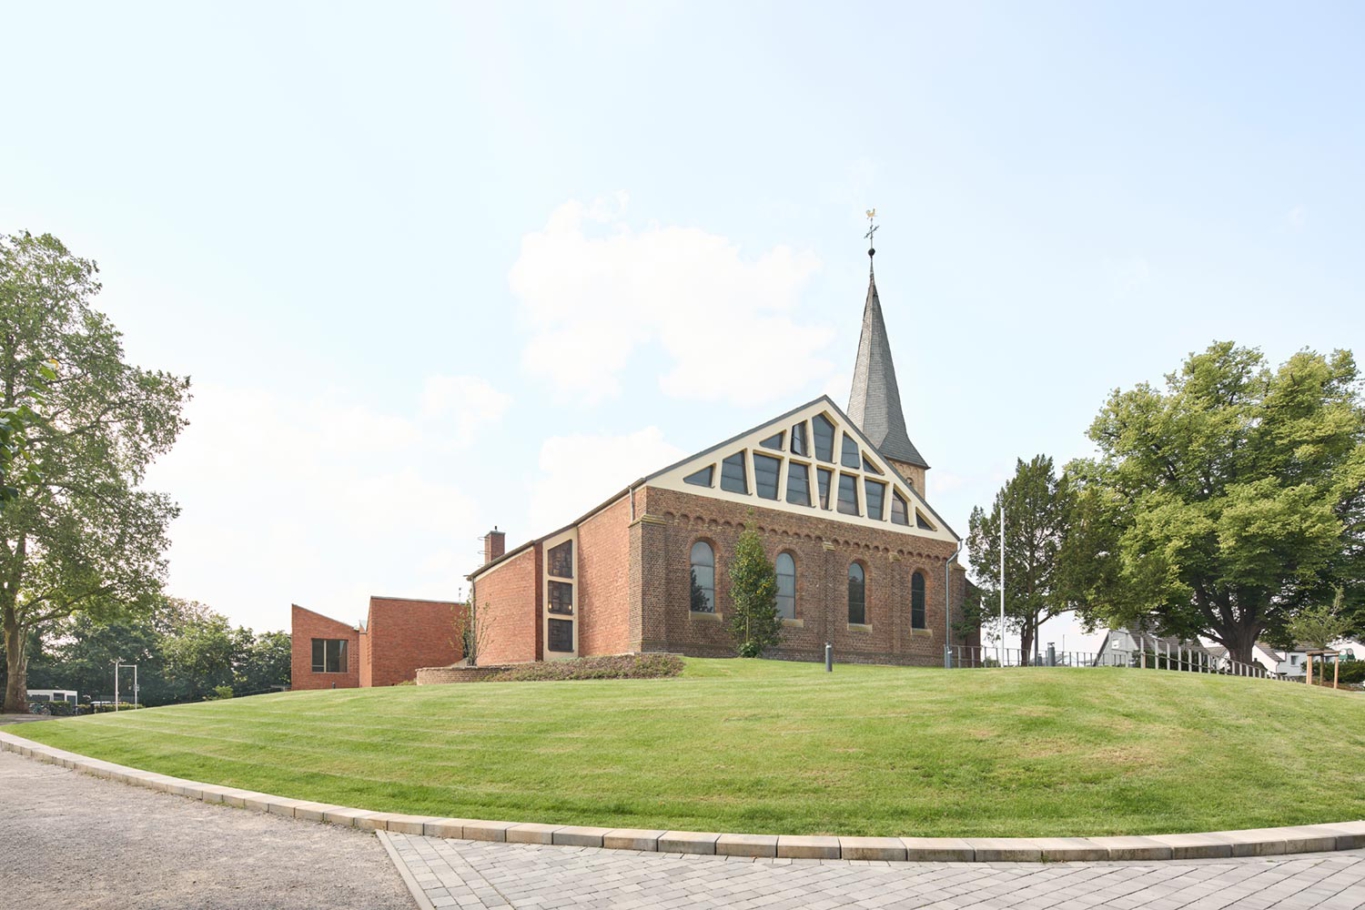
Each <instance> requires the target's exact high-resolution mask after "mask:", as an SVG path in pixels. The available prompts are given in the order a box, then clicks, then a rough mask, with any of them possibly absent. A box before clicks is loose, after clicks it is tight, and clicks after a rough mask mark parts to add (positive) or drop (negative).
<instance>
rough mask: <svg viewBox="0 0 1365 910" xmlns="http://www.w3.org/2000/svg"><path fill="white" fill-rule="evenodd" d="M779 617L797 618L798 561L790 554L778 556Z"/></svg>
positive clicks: (779, 554)
mask: <svg viewBox="0 0 1365 910" xmlns="http://www.w3.org/2000/svg"><path fill="white" fill-rule="evenodd" d="M776 567H777V615H778V616H781V617H782V618H783V619H795V618H796V560H794V559H792V555H791V554H790V553H778V554H777V563H776Z"/></svg>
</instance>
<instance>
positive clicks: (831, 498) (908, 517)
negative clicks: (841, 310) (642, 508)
mask: <svg viewBox="0 0 1365 910" xmlns="http://www.w3.org/2000/svg"><path fill="white" fill-rule="evenodd" d="M644 483H645V485H646V486H650V487H657V488H660V489H665V490H676V491H678V492H681V493H691V494H693V495H699V496H708V497H712V498H715V499H721V500H725V501H727V502H734V503H739V504H741V505H751V506H760V507H762V508H765V509H776V510H777V511H780V512H790V513H792V514H797V515H807V516H809V515H817V516H818V517H820V518H824V519H828V520H830V521H840V522H846V523H848V524H853V525H859V526H862V527H868V528H878V529H880V530H885V531H893V532H896V533H902V534H907V535H910V536H913V537H927V538H931V539H933V540H945V541H950V542H952V543H957V542H958V540H959V538H958V537H957V535H956V534H955V533H953V530H952V529H951V528H949V527H948V525H947V523H946V522H945V521H944V520H943V519H942V518H941V517H939V515H938V513H937V512H935V511H934V510H933V509H932V508H931V507H930V506H929V504H928V503H927V502H926V501H925V500H924V497H923V496H921V495H920V493H919V492H918V491H916V490H915V489H914V487H912V486H911V485H910V484H909V483H908V482H906V479H905V478H904V477H902V476H901V475H900V473H899V472H897V471H896V469H895V468H893V467H892V466H891V465H890V463H889V462H887V460H886V459H885V458H883V457H882V456H881V454H880V453H879V452H878V451H877V448H876V446H874V445H872V443H871V442H869V441H868V439H867V437H866V436H864V435H863V433H862V431H861V430H860V429H859V428H858V427H857V426H856V425H855V424H854V423H853V421H852V420H850V419H849V417H848V415H846V414H845V413H844V412H843V411H841V410H840V409H839V407H838V406H837V405H835V404H834V402H833V401H831V400H830V398H829V397H828V396H821V397H820V398H817V399H816V400H815V401H812V402H810V403H809V404H805V405H802V406H801V407H799V408H796V409H795V410H793V411H789V412H787V413H786V414H783V415H782V416H781V417H778V418H776V419H774V420H771V421H769V422H768V423H765V424H763V425H762V426H759V427H757V428H755V429H753V430H750V431H748V432H746V433H742V434H740V435H739V436H736V437H734V438H733V439H729V440H726V441H725V442H723V443H721V444H720V445H717V446H713V447H711V448H710V449H707V450H706V451H704V452H701V453H700V454H697V455H694V456H692V457H691V458H688V459H685V460H683V461H680V462H678V463H677V464H674V465H671V466H670V467H667V468H664V469H663V470H662V471H659V472H658V473H656V474H652V475H650V476H649V477H646V478H645V481H644Z"/></svg>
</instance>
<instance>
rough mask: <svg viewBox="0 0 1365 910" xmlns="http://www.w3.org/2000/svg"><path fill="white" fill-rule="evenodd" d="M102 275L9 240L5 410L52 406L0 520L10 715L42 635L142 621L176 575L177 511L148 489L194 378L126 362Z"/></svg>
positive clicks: (28, 435) (59, 250) (36, 426)
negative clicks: (80, 616) (36, 402)
mask: <svg viewBox="0 0 1365 910" xmlns="http://www.w3.org/2000/svg"><path fill="white" fill-rule="evenodd" d="M95 274H96V268H95V264H94V263H93V262H90V261H89V260H85V259H80V258H77V257H75V256H73V255H72V254H71V253H70V252H68V250H67V249H66V247H64V246H63V245H62V244H61V242H60V241H58V240H57V239H56V238H54V237H51V236H49V235H43V236H40V237H34V236H32V235H30V234H27V233H24V234H21V235H16V236H4V235H0V409H7V408H16V407H19V406H20V405H21V404H22V403H23V402H25V401H29V400H31V399H33V398H34V396H35V395H39V394H41V395H43V396H44V403H43V407H42V409H41V413H38V414H36V415H35V419H34V420H33V421H32V422H31V423H29V424H27V425H26V426H24V428H23V435H24V442H23V445H24V446H25V451H26V457H27V458H28V459H30V460H31V461H32V462H33V463H34V465H35V466H36V471H35V472H33V474H32V475H31V476H27V477H19V478H14V480H15V483H14V484H13V486H14V487H15V489H14V494H13V498H12V499H11V501H10V502H8V503H7V504H6V506H5V509H4V511H3V512H2V513H0V618H2V619H3V626H4V638H5V657H6V661H7V667H6V670H7V678H6V687H5V703H4V710H6V711H23V710H24V709H25V707H26V701H27V700H26V697H25V689H26V679H25V677H26V671H27V662H26V646H27V642H28V634H29V632H30V631H31V630H33V629H35V628H41V627H43V626H44V625H45V624H48V623H51V622H53V621H54V620H58V619H61V618H62V617H66V616H70V615H71V614H72V613H74V612H75V611H77V610H80V611H82V612H84V613H86V614H88V615H90V616H91V617H92V618H109V617H113V616H116V615H120V614H123V613H129V612H137V611H139V610H144V611H145V610H147V609H149V608H150V607H151V605H152V604H153V603H154V600H155V595H156V593H157V591H158V589H159V587H160V584H161V581H162V578H163V576H164V574H165V560H164V559H163V557H162V553H163V551H164V550H165V549H166V546H167V544H168V541H167V538H166V528H167V525H168V524H169V522H170V521H171V519H172V518H173V517H174V516H175V515H176V513H177V508H176V506H175V505H174V504H173V503H172V502H171V501H170V499H169V498H168V497H166V496H164V495H162V494H158V493H153V492H149V491H146V490H142V489H140V488H139V484H140V483H141V481H142V478H143V475H144V473H145V471H146V468H147V466H148V465H149V464H150V463H151V462H152V460H153V459H154V458H155V457H156V456H158V455H160V454H162V453H163V452H166V451H167V450H168V449H169V448H170V447H171V445H172V444H173V443H174V442H175V438H176V436H177V435H178V434H179V432H180V430H181V428H182V427H183V426H184V419H183V418H182V416H181V410H182V408H183V406H184V404H185V401H186V399H187V398H188V394H189V393H188V389H189V380H188V379H187V378H182V377H177V376H172V375H170V374H168V373H162V372H151V371H147V370H143V369H139V368H137V367H134V366H130V365H128V364H126V363H124V361H123V347H122V343H121V340H120V335H119V333H118V331H117V330H116V329H115V328H114V327H113V325H112V324H111V323H110V322H109V320H108V319H107V318H106V317H105V316H104V315H103V314H101V313H99V312H97V311H95V310H94V309H92V308H91V306H90V301H91V300H92V298H93V297H94V296H95V295H96V294H97V293H98V292H99V287H100V286H99V283H98V282H97V281H96V280H95ZM53 360H55V361H56V362H57V363H58V364H60V371H59V373H58V374H57V375H56V376H55V378H53V379H51V380H44V378H43V376H42V372H41V367H42V364H44V363H46V362H49V361H53Z"/></svg>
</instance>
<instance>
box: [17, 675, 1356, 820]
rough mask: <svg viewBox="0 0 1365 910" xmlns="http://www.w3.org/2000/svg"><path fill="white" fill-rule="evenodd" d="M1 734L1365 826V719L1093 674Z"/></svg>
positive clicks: (1343, 703)
mask: <svg viewBox="0 0 1365 910" xmlns="http://www.w3.org/2000/svg"><path fill="white" fill-rule="evenodd" d="M6 732H12V733H15V734H16V735H20V736H25V737H29V738H31V739H34V740H38V741H39V742H44V743H49V744H51V745H54V746H58V747H60V748H63V749H69V750H71V751H73V752H79V753H81V754H84V755H89V756H94V757H97V758H101V759H106V760H109V761H114V762H119V763H121V764H126V765H132V766H134V767H138V768H144V769H148V770H151V771H157V772H160V773H163V774H171V775H175V776H178V777H186V778H191V779H194V780H200V781H207V782H211V783H217V784H225V785H229V786H236V787H244V788H247V789H251V790H259V791H263V792H266V793H274V794H278V795H282V796H288V797H295V798H300V799H309V800H317V801H320V802H325V803H337V804H341V805H346V806H358V807H361V808H366V809H375V810H387V811H398V812H411V813H417V814H421V815H441V816H455V817H465V818H486V819H505V820H512V821H527V822H552V823H560V824H581V825H603V826H610V827H633V828H665V829H680V830H694V831H735V832H747V833H759V834H763V833H767V834H776V833H785V834H848V835H851V834H874V835H875V834H891V835H975V836H1045V835H1086V834H1153V833H1163V832H1176V831H1200V830H1220V829H1228V828H1251V827H1261V826H1277V825H1291V824H1307V823H1313V822H1327V821H1342V820H1345V819H1359V818H1365V786H1362V781H1365V696H1362V695H1360V694H1359V693H1346V692H1332V691H1326V690H1320V689H1313V688H1310V687H1308V686H1302V685H1299V686H1294V685H1290V684H1286V683H1275V682H1267V681H1264V680H1249V679H1233V678H1225V677H1217V676H1202V675H1196V674H1186V673H1167V672H1157V671H1146V672H1143V671H1138V670H1108V669H1055V670H1048V669H1026V670H957V671H945V670H932V669H902V668H888V667H854V666H839V667H836V668H835V672H834V673H833V675H826V674H825V673H824V672H823V667H821V666H819V665H812V664H793V663H785V662H778V661H754V660H748V661H740V660H689V661H688V662H687V668H686V670H685V671H684V673H683V675H682V676H681V677H679V678H676V679H659V680H619V681H593V682H550V683H525V682H522V683H476V684H466V685H452V686H433V687H422V688H416V687H411V686H405V687H398V688H390V689H347V690H335V691H323V692H289V693H284V694H281V695H268V696H256V697H253V698H244V699H237V700H234V701H222V702H211V703H205V704H195V705H179V706H175V707H170V708H155V709H150V710H143V711H134V712H125V713H120V714H117V715H113V714H104V715H98V716H94V717H82V718H67V719H60V720H52V721H46V722H41V723H34V724H25V725H23V726H22V727H12V728H9V729H8V730H7V731H6Z"/></svg>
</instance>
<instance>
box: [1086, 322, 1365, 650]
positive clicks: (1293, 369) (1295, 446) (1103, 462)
mask: <svg viewBox="0 0 1365 910" xmlns="http://www.w3.org/2000/svg"><path fill="white" fill-rule="evenodd" d="M1090 438H1091V439H1092V440H1094V441H1095V443H1096V445H1097V446H1099V449H1100V457H1099V458H1098V459H1095V460H1088V461H1080V462H1076V463H1074V464H1073V465H1071V466H1069V467H1068V473H1069V474H1070V475H1071V476H1072V478H1073V480H1074V481H1075V482H1076V483H1077V484H1078V485H1079V487H1080V489H1081V491H1082V492H1081V503H1082V507H1081V508H1080V509H1079V510H1078V512H1077V517H1076V521H1075V522H1074V524H1075V531H1074V534H1075V538H1076V540H1078V541H1087V540H1088V541H1089V542H1090V544H1089V545H1087V546H1076V547H1074V548H1069V552H1070V553H1071V555H1072V557H1073V559H1072V560H1071V564H1070V565H1069V566H1068V570H1067V571H1068V577H1067V586H1068V589H1069V593H1070V594H1071V596H1072V597H1073V598H1074V599H1075V601H1076V603H1077V606H1078V608H1079V611H1080V613H1081V616H1082V618H1083V619H1084V620H1085V621H1086V622H1087V623H1089V624H1090V625H1092V626H1094V625H1098V624H1101V623H1103V624H1106V625H1110V626H1114V625H1120V624H1126V623H1130V622H1134V621H1139V620H1148V621H1154V622H1155V625H1156V626H1157V628H1158V631H1161V632H1163V633H1165V634H1171V635H1177V636H1180V637H1183V638H1192V637H1194V636H1195V635H1204V636H1206V637H1209V638H1212V639H1213V640H1215V641H1217V642H1218V643H1220V644H1222V645H1223V646H1225V647H1226V648H1227V649H1228V650H1229V652H1231V654H1232V656H1233V658H1234V659H1236V660H1239V661H1242V662H1244V663H1249V662H1250V661H1251V651H1252V647H1253V645H1254V644H1255V642H1256V640H1257V639H1258V638H1259V637H1261V636H1262V634H1263V633H1266V634H1269V635H1276V634H1282V633H1283V632H1284V631H1285V630H1286V629H1287V628H1288V626H1289V623H1290V622H1291V621H1292V620H1293V619H1294V617H1295V616H1296V615H1297V614H1299V613H1300V612H1301V611H1302V610H1303V608H1304V607H1305V606H1307V605H1309V604H1312V603H1315V602H1317V603H1321V602H1322V601H1323V600H1324V599H1325V598H1326V597H1330V596H1331V592H1332V590H1333V588H1334V587H1335V586H1336V585H1341V586H1342V587H1344V589H1345V591H1346V602H1347V603H1348V604H1349V603H1350V602H1352V601H1355V602H1359V600H1360V597H1361V594H1362V587H1365V586H1363V585H1362V582H1365V407H1362V402H1361V395H1360V381H1359V374H1358V372H1357V370H1356V365H1355V361H1354V359H1353V358H1352V356H1351V354H1350V353H1349V352H1347V351H1337V352H1335V353H1334V354H1332V356H1331V357H1324V356H1322V355H1319V354H1316V353H1313V352H1311V351H1302V352H1300V353H1298V354H1295V355H1294V356H1293V357H1291V358H1290V359H1289V360H1288V361H1287V362H1286V363H1285V364H1283V365H1282V366H1281V367H1280V368H1279V369H1278V370H1271V369H1270V368H1269V367H1267V366H1266V364H1265V359H1264V357H1263V356H1262V355H1261V353H1260V352H1259V351H1257V350H1254V349H1250V348H1239V347H1237V346H1235V345H1233V344H1231V343H1228V342H1220V343H1217V344H1214V345H1212V346H1210V347H1209V348H1208V349H1207V350H1206V351H1204V352H1203V353H1201V354H1194V355H1191V357H1190V358H1189V359H1188V360H1187V361H1186V362H1185V363H1184V364H1183V365H1182V367H1181V368H1180V370H1179V371H1178V372H1176V373H1172V374H1170V375H1168V376H1167V377H1166V387H1165V389H1164V390H1160V389H1157V388H1154V387H1152V386H1150V385H1146V384H1143V385H1140V386H1138V387H1137V388H1135V389H1132V390H1131V391H1127V392H1121V391H1116V392H1115V393H1114V394H1113V395H1112V396H1111V397H1110V399H1109V402H1108V404H1106V405H1105V407H1104V409H1103V410H1102V411H1101V412H1100V415H1099V416H1098V417H1097V418H1096V419H1095V422H1094V424H1093V425H1092V426H1091V428H1090Z"/></svg>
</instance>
